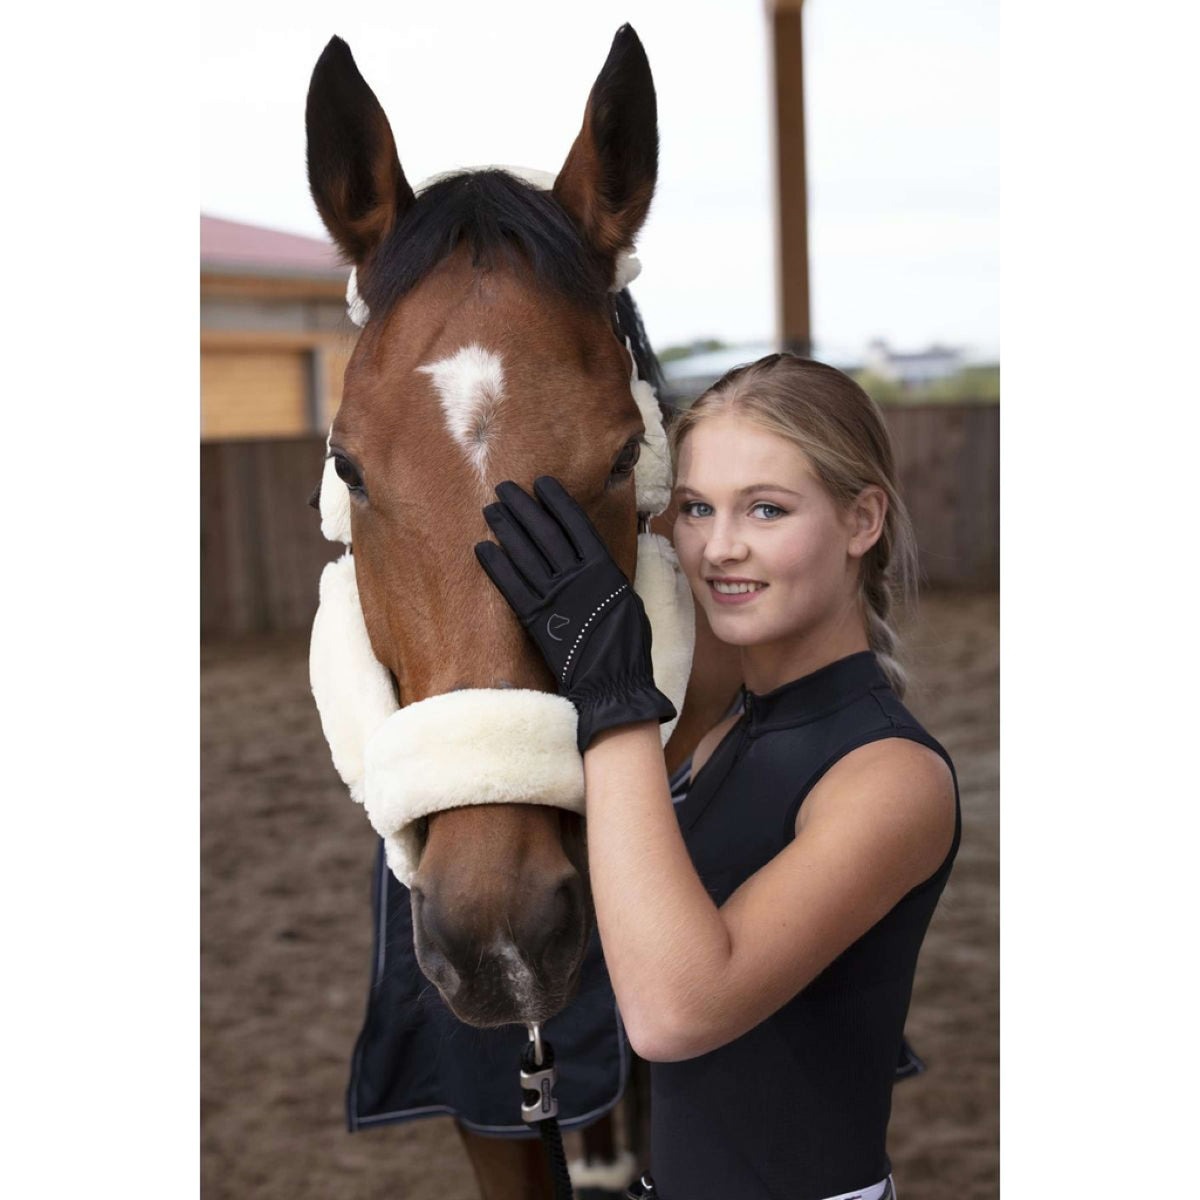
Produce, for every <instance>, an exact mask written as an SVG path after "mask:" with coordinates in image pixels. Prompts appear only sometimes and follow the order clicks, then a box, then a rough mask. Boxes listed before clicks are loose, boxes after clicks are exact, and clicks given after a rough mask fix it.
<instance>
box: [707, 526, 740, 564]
mask: <svg viewBox="0 0 1200 1200" xmlns="http://www.w3.org/2000/svg"><path fill="white" fill-rule="evenodd" d="M704 557H705V558H707V559H708V561H709V562H711V563H712V564H713V566H720V565H721V563H723V562H731V561H735V562H736V561H738V560H739V559H743V558H745V557H746V543H745V541H744V540H743V539H742V537H741V536H740V534H739V532H738V530H737V529H736V528H735V527H734V526H733V525H732V524H731V523H728V522H723V521H718V522H717V523H715V524H714V525H713V528H712V534H711V536H710V537H709V539H708V544H707V545H706V546H705V547H704Z"/></svg>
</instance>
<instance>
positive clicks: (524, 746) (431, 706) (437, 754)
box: [309, 167, 695, 884]
mask: <svg viewBox="0 0 1200 1200" xmlns="http://www.w3.org/2000/svg"><path fill="white" fill-rule="evenodd" d="M503 169H504V170H508V171H511V172H512V173H513V174H515V175H519V176H520V177H522V178H525V179H526V180H527V182H530V183H532V184H534V186H536V187H543V188H548V187H550V186H552V185H553V182H554V177H553V176H552V175H548V174H546V173H544V172H532V171H524V170H518V169H515V168H511V167H506V168H503ZM431 182H433V181H432V180H426V181H425V182H424V183H422V184H420V185H418V189H417V190H420V189H421V188H424V187H427V186H428V184H429V183H431ZM639 269H640V265H639V264H638V262H637V259H635V258H633V257H632V254H629V255H626V256H623V258H622V259H621V260H619V261H618V263H617V269H616V279H615V280H614V288H613V290H614V291H616V290H619V289H620V288H621V287H624V286H625V284H626V283H627V282H628V281H629V280H630V279H631V278H633V277H634V276H635V275H636V274H637V272H638V270H639ZM346 298H347V305H348V307H349V310H350V318H351V320H353V321H354V322H355V324H358V325H363V324H365V323H366V321H367V320H368V318H369V316H370V314H369V312H368V311H367V308H366V305H365V304H363V302H362V300H361V299H360V298H359V296H358V294H357V291H356V290H355V286H354V275H353V272H352V273H351V277H350V283H349V287H348V290H347V297H346ZM626 346H627V348H628V349H629V356H630V359H631V361H633V369H632V373H631V376H630V385H629V386H630V391H631V392H632V394H633V398H634V400H635V402H636V403H637V406H638V411H639V413H640V414H641V417H642V421H643V424H644V425H645V431H646V432H645V444H644V446H643V448H642V455H641V458H640V459H639V461H638V464H637V467H636V468H635V470H634V486H635V490H636V495H637V509H638V512H639V513H642V514H648V515H653V514H655V513H659V512H662V511H663V510H664V509H665V508H666V506H667V503H668V502H669V500H670V495H671V466H670V457H669V453H668V450H667V441H666V433H665V431H664V430H663V425H662V415H661V413H660V411H659V407H658V401H657V398H656V397H655V395H654V389H653V388H652V387H651V386H650V384H648V383H647V382H646V381H645V380H643V379H640V378H639V377H638V373H637V362H636V360H635V359H634V356H633V350H632V346H630V345H629V342H628V340H627V341H626ZM327 445H328V443H327ZM320 507H321V532H322V533H323V534H324V535H325V537H327V538H329V539H330V540H332V541H339V542H342V543H343V544H344V545H346V546H349V545H350V492H349V489H348V488H347V487H346V485H345V483H343V482H342V480H341V479H340V478H339V477H338V475H337V472H336V471H335V470H334V469H333V460H332V458H327V459H326V462H325V469H324V473H323V475H322V479H321V500H320ZM633 586H634V590H635V591H636V592H637V593H638V595H639V596H640V597H641V599H642V603H643V605H644V606H645V609H646V615H647V617H648V618H649V620H650V625H651V629H652V641H651V658H652V662H653V666H654V679H655V682H656V684H657V685H658V687H659V688H660V690H661V691H662V692H663V693H664V694H665V695H666V696H668V697H669V698H670V700H671V702H672V703H673V704H674V705H675V708H676V710H677V711H682V709H683V698H684V693H685V691H686V690H687V682H688V677H689V675H690V674H691V667H692V648H693V642H694V636H695V627H694V622H695V613H694V609H693V606H692V604H693V602H692V594H691V589H690V588H689V587H688V584H687V580H686V579H685V578H684V576H683V573H682V571H681V570H680V569H679V562H678V560H677V558H676V556H675V551H674V549H673V548H672V547H671V544H670V542H668V541H667V540H666V538H664V537H660V536H659V535H658V534H653V533H649V532H646V533H640V534H639V535H638V541H637V567H636V571H635V575H634V583H633ZM309 675H310V679H311V682H312V690H313V697H314V699H315V700H316V702H317V711H318V713H319V714H320V717H321V727H322V729H323V730H324V733H325V738H326V740H327V741H328V742H329V748H330V752H331V754H332V756H333V765H334V767H335V768H336V769H337V772H338V774H339V775H340V776H341V777H342V780H343V781H344V782H345V784H346V786H347V787H348V788H349V789H350V795H351V796H352V797H353V798H354V799H355V800H356V801H357V802H358V803H360V804H362V805H363V806H364V807H365V808H366V811H367V816H368V817H369V819H370V821H371V824H372V825H373V826H374V827H375V830H376V831H377V832H378V833H379V835H380V837H382V838H383V840H384V849H385V852H386V855H387V862H388V866H389V867H390V868H391V870H392V872H393V873H394V874H395V876H396V877H397V879H399V880H400V882H401V883H404V884H408V883H409V882H410V881H411V879H412V877H413V875H414V874H415V872H416V869H417V863H418V860H419V857H420V840H419V835H418V832H417V830H418V826H417V822H419V821H420V820H421V819H422V818H423V817H427V816H429V815H430V814H432V813H436V812H442V811H444V810H446V809H449V808H458V807H461V806H464V805H468V804H548V805H553V806H556V807H559V808H566V809H569V810H571V811H573V812H580V813H582V812H583V760H582V758H581V757H580V754H579V750H578V748H577V745H576V725H577V722H578V718H577V714H576V712H575V706H574V705H573V704H572V703H571V702H570V701H569V700H567V699H566V698H565V697H562V696H558V695H554V694H552V693H549V692H535V691H528V690H524V689H516V688H505V689H498V688H473V689H464V690H461V691H457V692H447V693H445V694H443V695H439V696H430V697H428V698H427V699H425V700H419V701H416V702H414V703H412V704H407V705H405V706H404V707H403V708H401V707H400V705H399V703H398V698H397V696H396V690H395V686H394V684H393V681H392V676H391V673H390V672H389V671H388V669H387V668H386V667H385V666H384V665H383V664H382V663H381V662H380V661H379V660H378V659H377V658H376V656H375V652H374V650H373V649H372V647H371V640H370V637H369V636H368V634H367V626H366V621H365V620H364V618H363V612H362V605H361V603H360V601H359V596H358V582H357V578H356V575H355V569H354V557H353V555H352V554H351V553H350V552H349V551H348V552H347V553H346V554H344V555H343V556H342V557H341V558H340V559H338V560H337V561H336V562H332V563H329V564H328V565H327V566H326V567H325V570H324V571H323V572H322V574H321V585H320V604H319V606H318V609H317V615H316V617H315V618H314V620H313V630H312V641H311V644H310V647H309ZM677 721H678V717H676V718H675V719H674V720H671V721H668V722H666V723H665V724H663V725H662V726H661V727H660V730H661V735H662V742H663V744H664V745H665V744H666V742H667V739H668V738H669V737H670V736H671V733H672V731H673V730H674V728H675V724H676V722H677Z"/></svg>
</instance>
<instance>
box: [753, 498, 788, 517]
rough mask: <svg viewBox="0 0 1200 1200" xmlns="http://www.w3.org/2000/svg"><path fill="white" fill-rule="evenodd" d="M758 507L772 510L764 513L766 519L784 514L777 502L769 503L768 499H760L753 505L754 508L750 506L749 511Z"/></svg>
mask: <svg viewBox="0 0 1200 1200" xmlns="http://www.w3.org/2000/svg"><path fill="white" fill-rule="evenodd" d="M758 508H769V509H772V510H773V511H772V512H769V513H766V514H765V516H766V517H767V519H768V520H771V521H773V520H775V518H776V517H782V516H783V515H784V511H785V510H784V509H782V508H780V507H779V505H778V504H771V503H770V502H769V501H767V500H760V501H759V502H758V503H757V504H756V505H755V506H754V508H752V509H751V510H750V511H751V512H753V511H754V509H758Z"/></svg>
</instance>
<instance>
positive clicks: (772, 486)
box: [675, 483, 800, 496]
mask: <svg viewBox="0 0 1200 1200" xmlns="http://www.w3.org/2000/svg"><path fill="white" fill-rule="evenodd" d="M675 490H676V491H677V492H678V493H679V494H680V495H681V496H684V495H686V496H701V495H703V494H704V493H703V492H698V491H696V489H695V488H690V487H685V486H684V485H683V484H679V485H677V486H676V488H675ZM750 492H786V493H787V494H788V495H789V496H799V495H800V493H799V492H794V491H792V489H791V488H785V487H783V486H782V485H781V484H778V483H750V484H747V485H746V486H745V487H744V488H738V490H737V492H735V493H734V494H735V495H738V496H745V495H747V494H748V493H750Z"/></svg>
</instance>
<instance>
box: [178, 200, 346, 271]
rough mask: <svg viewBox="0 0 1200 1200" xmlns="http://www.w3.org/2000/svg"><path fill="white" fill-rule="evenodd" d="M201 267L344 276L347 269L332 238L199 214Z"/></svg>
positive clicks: (203, 268) (202, 268)
mask: <svg viewBox="0 0 1200 1200" xmlns="http://www.w3.org/2000/svg"><path fill="white" fill-rule="evenodd" d="M200 268H201V270H206V269H207V270H217V269H220V270H225V271H229V270H234V271H238V272H245V273H249V274H253V275H260V274H261V275H315V276H318V277H321V278H332V277H341V278H345V277H346V276H347V275H348V274H349V273H350V268H349V267H347V266H346V265H345V264H344V263H342V262H341V260H340V259H339V257H338V252H337V250H336V249H335V248H334V246H333V244H332V243H331V242H327V241H326V240H325V239H324V238H313V237H304V236H302V235H301V234H298V233H284V232H282V231H281V230H279V229H266V228H264V227H263V226H261V225H245V224H243V223H242V222H241V221H226V220H224V219H223V218H222V217H208V216H205V215H204V213H201V214H200Z"/></svg>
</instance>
